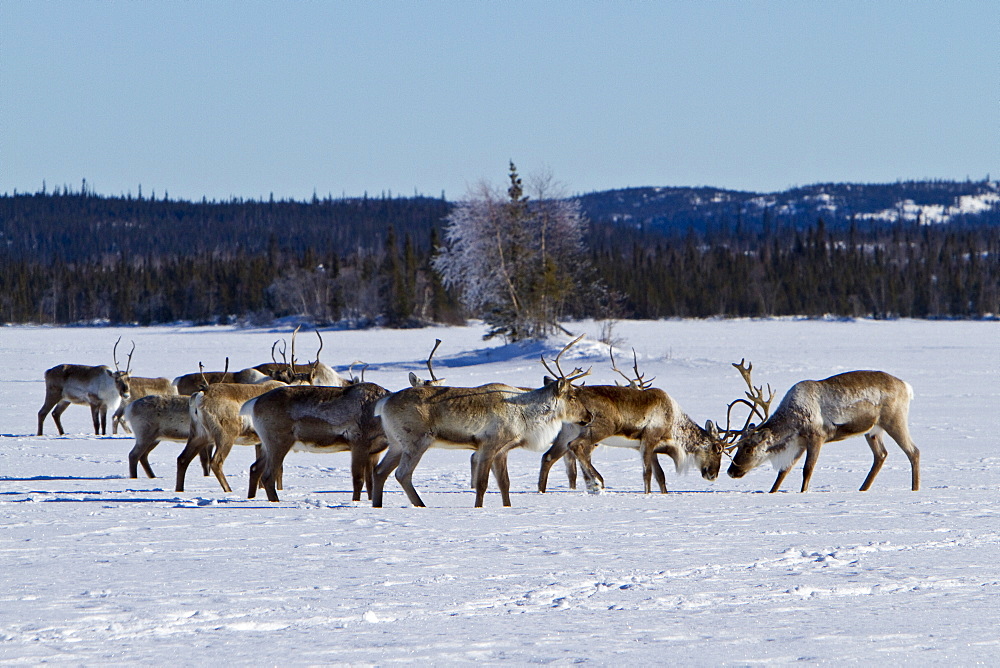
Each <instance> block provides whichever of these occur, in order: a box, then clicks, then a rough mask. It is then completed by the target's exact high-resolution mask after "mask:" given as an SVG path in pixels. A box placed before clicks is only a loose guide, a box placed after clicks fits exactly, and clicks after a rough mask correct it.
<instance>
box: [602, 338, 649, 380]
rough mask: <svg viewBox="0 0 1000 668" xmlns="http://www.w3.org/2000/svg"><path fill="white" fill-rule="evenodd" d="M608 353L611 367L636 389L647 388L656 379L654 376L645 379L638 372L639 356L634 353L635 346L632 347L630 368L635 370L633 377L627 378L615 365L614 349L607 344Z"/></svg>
mask: <svg viewBox="0 0 1000 668" xmlns="http://www.w3.org/2000/svg"><path fill="white" fill-rule="evenodd" d="M608 354H610V355H611V368H612V369H613V370H615V371H617V372H618V374H619V375H621V377H622V378H624V379H625V380H626V381H628V386H629V387H631V388H633V389H636V390H648V389H649V388H650V387H652V386H653V381H654V380H656V376H653V377H652V378H650V379H649V380H645V378H644V374H641V373H639V357H638V355H636V352H635V348H633V349H632V369H633V370H634V371H635V378H629V377H628V376H626V375H625V373H624V372H623V371H622V370H621V369H619V368H618V366H617V365H615V349H614V347H613V346H608Z"/></svg>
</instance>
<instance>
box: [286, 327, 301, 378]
mask: <svg viewBox="0 0 1000 668" xmlns="http://www.w3.org/2000/svg"><path fill="white" fill-rule="evenodd" d="M301 327H302V325H299V326H297V327H296V328H295V330H294V331H293V332H292V361H291V362H289V363H288V368H289V370H290V371H291V372H292V375H293V376H294V375H295V335H296V334H298V333H299V329H301Z"/></svg>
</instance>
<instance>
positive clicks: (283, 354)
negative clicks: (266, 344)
mask: <svg viewBox="0 0 1000 668" xmlns="http://www.w3.org/2000/svg"><path fill="white" fill-rule="evenodd" d="M278 343H281V350H280V351H279V352H280V353H281V361H282V362H284V363H285V364H288V357H287V356H286V353H287V352H288V344H287V343H285V340H284V339H276V340H275V342H274V343H272V344H271V361H272V362H274V363H275V364H277V363H278V360H277V358H276V357H275V356H274V351H275V349H276V348H277V347H278Z"/></svg>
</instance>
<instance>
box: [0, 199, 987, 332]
mask: <svg viewBox="0 0 1000 668" xmlns="http://www.w3.org/2000/svg"><path fill="white" fill-rule="evenodd" d="M920 186H921V184H920V183H917V184H916V185H915V184H914V183H907V184H898V188H899V189H900V190H902V191H905V192H903V193H897V196H896V197H895V198H894V197H893V196H892V195H891V194H885V192H884V191H885V190H886V189H887V188H891V186H878V187H877V188H878V190H877V191H875V190H872V191H870V192H867V195H866V194H865V193H866V191H865V190H864V188H865V187H864V186H853V187H852V186H849V185H844V184H841V185H838V186H836V188H837V189H839V190H835V192H837V193H839V194H838V195H837V196H838V197H841V198H842V199H843V198H844V197H845V195H844V193H845V192H847V193H848V195H847V196H846V197H848V201H846V202H843V201H842V202H841V205H840V206H839V207H837V208H833V207H830V206H829V202H830V196H829V195H827V196H825V198H819V199H817V196H816V194H815V192H812V193H811V194H810V192H806V194H805V195H804V196H803V195H799V196H798V197H799V199H798V200H796V201H797V202H804V201H811V202H820V203H821V204H823V205H824V206H817V207H814V208H809V207H803V206H790V205H788V203H787V201H786V202H785V203H784V204H781V202H777V203H775V202H774V201H773V200H772V201H764V202H763V204H761V202H762V200H761V198H760V197H759V196H756V195H754V194H753V193H738V194H734V193H728V194H727V196H726V197H720V196H719V194H718V193H719V192H724V191H712V192H713V193H715V194H714V195H713V194H712V193H705V192H701V191H699V190H698V189H687V192H686V193H682V194H683V195H684V196H683V197H680V196H678V192H677V191H678V190H680V189H671V190H670V192H669V194H670V198H673V199H676V200H677V201H676V202H674V203H673V204H672V205H670V204H669V202H668V203H665V202H664V198H662V197H661V198H651V197H650V193H651V192H659V191H661V190H662V189H655V190H652V189H636V190H635V191H634V192H632V193H628V192H624V191H607V192H606V193H592V194H588V195H585V196H583V197H580V198H579V200H580V202H581V203H582V208H583V212H584V214H585V215H586V220H587V223H586V230H585V233H584V247H585V249H586V250H585V251H584V252H585V253H587V254H588V257H586V258H582V259H584V260H586V262H584V263H583V264H584V265H586V266H587V271H588V272H589V273H590V276H589V280H588V281H587V285H588V289H587V290H586V293H585V294H581V295H579V298H578V299H568V300H566V301H565V305H564V306H563V308H564V309H565V312H564V313H562V314H560V315H561V317H563V318H568V319H571V318H583V317H594V318H664V317H712V316H729V317H742V316H751V317H757V316H788V315H798V316H817V317H818V316H845V317H875V318H894V317H915V318H983V317H996V316H997V314H1000V213H998V212H997V210H996V207H995V206H994V207H993V208H992V209H989V210H986V211H984V212H981V213H973V214H963V215H958V216H952V217H951V218H950V219H949V220H948V221H947V222H934V223H932V224H928V221H926V220H923V219H921V218H919V217H917V218H916V219H912V218H911V217H908V216H906V215H903V209H902V208H900V215H898V216H896V217H895V218H892V217H891V216H890V217H889V218H886V217H885V216H866V215H862V214H863V211H862V208H863V205H862V204H859V203H858V201H857V200H850V199H849V195H850V193H852V192H853V193H859V194H861V195H865V196H868V197H871V196H872V194H871V193H872V192H877V194H878V195H879V196H880V197H884V199H885V201H886V202H890V203H892V202H900V201H903V200H904V199H905V200H906V201H909V202H912V201H914V199H916V200H917V201H919V197H921V194H920V193H924V194H925V195H927V193H931V194H930V195H927V196H928V197H932V196H933V197H936V198H938V199H941V200H942V201H943V202H944V204H943V205H942V206H948V205H949V203H953V202H956V201H958V200H959V198H960V197H961V196H962V195H961V192H966V191H968V189H969V188H972V189H973V190H975V189H978V190H979V191H982V190H983V188H986V189H987V190H988V189H989V188H993V189H994V190H995V188H996V184H991V183H990V182H989V181H987V182H985V185H984V184H983V183H977V184H953V183H940V182H928V183H926V184H923V187H922V189H921V187H920ZM963 187H965V190H963ZM845 188H846V190H845ZM869 188H876V187H875V186H871V187H869ZM702 190H703V189H702ZM800 190H802V189H800ZM832 191H834V189H833V188H832V187H827V188H826V190H825V192H827V193H829V192H832ZM623 192H624V194H623ZM789 192H790V193H791V192H792V191H789ZM942 192H945V193H947V194H946V195H942V194H941V193H942ZM914 193H917V194H916V195H915V194H914ZM956 193H958V194H956ZM629 195H632V196H635V197H638V198H640V199H641V201H642V202H647V203H648V202H651V201H653V200H655V204H656V207H657V209H656V212H655V214H650V215H648V216H645V217H644V216H643V214H642V211H643V207H642V205H641V203H637V202H639V200H636V201H628V200H627V197H628V196H629ZM736 195H739V197H737V196H736ZM786 195H787V196H788V197H791V195H788V194H787V193H786ZM933 197H932V198H933ZM942 198H943V199H942ZM668 199H669V198H668ZM673 199H671V201H673ZM705 201H710V202H712V203H713V206H711V207H705V206H698V205H697V204H698V202H705ZM751 201H752V202H753V203H754V204H753V205H750V204H748V202H751ZM692 203H694V204H692ZM852 203H853V204H852ZM668 205H669V206H673V208H669V206H668ZM779 205H780V206H779ZM891 206H892V204H890V207H891ZM453 207H454V205H453V204H452V203H449V202H447V201H445V200H443V199H436V198H429V197H392V196H385V195H383V196H380V197H367V196H366V197H363V198H340V199H335V198H332V197H327V198H325V199H320V198H317V197H313V199H312V200H311V201H308V202H297V201H288V200H281V201H274V200H273V199H271V200H268V201H256V200H242V199H235V198H234V199H232V200H229V201H224V202H216V201H211V202H209V201H204V200H203V201H201V202H187V201H177V200H171V199H169V198H168V197H167V196H164V197H163V198H161V199H157V198H156V196H155V195H153V196H151V197H148V198H143V197H142V196H141V195H140V196H138V197H133V196H131V195H127V196H125V195H123V196H103V195H98V194H95V193H92V192H89V191H88V190H87V189H86V185H85V184H84V186H83V187H82V188H81V189H80V190H79V191H71V190H70V189H69V188H66V187H64V188H62V189H57V190H56V191H54V192H45V191H44V189H43V191H41V192H37V193H32V194H24V193H21V194H19V193H14V194H13V195H10V194H5V195H0V321H3V322H7V323H39V324H71V323H114V324H131V323H135V324H142V325H147V324H160V323H174V322H191V323H233V322H236V323H245V324H248V325H265V324H268V323H270V322H272V321H273V320H274V319H275V318H281V317H285V316H302V317H305V318H308V319H309V320H311V321H312V322H314V323H316V324H318V325H339V326H345V327H364V326H369V325H374V324H380V325H385V326H394V327H407V326H419V325H422V324H427V323H432V322H442V323H456V322H461V321H462V320H463V319H464V318H465V317H467V316H468V315H469V314H467V313H465V312H464V311H463V308H462V306H461V305H460V303H459V302H458V300H457V299H456V296H455V295H453V294H450V293H449V291H448V290H446V289H445V288H444V287H443V285H442V283H441V280H440V277H439V276H437V275H436V273H435V271H434V270H433V269H432V260H433V258H434V257H435V253H436V251H437V249H438V248H439V244H440V242H441V233H442V228H443V226H444V221H445V219H446V217H447V216H448V215H449V213H450V212H451V211H452V210H453ZM665 207H667V208H665ZM623 211H626V213H624V214H623V213H622V212H623Z"/></svg>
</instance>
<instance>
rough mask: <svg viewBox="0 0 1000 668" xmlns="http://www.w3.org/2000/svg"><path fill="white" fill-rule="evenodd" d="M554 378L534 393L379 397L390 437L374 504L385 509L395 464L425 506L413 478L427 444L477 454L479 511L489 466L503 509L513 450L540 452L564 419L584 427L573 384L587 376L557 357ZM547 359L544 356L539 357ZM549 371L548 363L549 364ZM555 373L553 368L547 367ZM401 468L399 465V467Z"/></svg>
mask: <svg viewBox="0 0 1000 668" xmlns="http://www.w3.org/2000/svg"><path fill="white" fill-rule="evenodd" d="M577 341H579V339H576V340H574V341H573V342H571V343H570V344H568V345H567V346H566V347H564V348H563V349H562V350H561V351H560V353H559V355H557V356H556V360H555V363H556V368H557V369H559V373H558V374H553V375H555V376H556V379H555V380H549V381H547V382H546V384H545V385H544V386H543V387H541V388H539V389H537V390H532V391H530V392H525V391H524V390H520V389H518V388H515V387H511V386H508V385H502V384H499V383H493V384H490V385H483V386H481V387H470V388H457V387H434V386H422V387H410V388H407V389H405V390H402V391H400V392H396V393H395V394H390V395H389V396H387V397H385V398H384V399H382V400H380V401H379V402H378V404H376V407H375V414H376V415H378V416H380V417H381V418H382V427H383V429H385V433H386V436H387V437H388V440H389V450H388V452H387V453H386V455H385V456H384V457H383V458H382V461H381V462H379V464H378V466H377V467H376V468H375V480H374V483H375V490H374V493H373V494H372V505H373V506H374V507H376V508H380V507H381V506H382V493H383V489H384V486H385V480H386V478H387V477H388V476H389V473H391V472H392V471H393V470H394V469H395V470H396V480H398V481H399V484H400V485H401V486H402V487H403V489H404V491H405V492H406V495H407V497H408V498H409V500H410V502H411V503H412V504H413V505H415V506H421V507H422V506H423V505H424V503H423V501H422V500H421V499H420V496H419V495H418V494H417V491H416V490H415V489H414V487H413V483H412V481H411V478H412V476H413V470H414V468H415V467H416V466H417V464H418V463H419V462H420V458H421V457H422V456H423V455H424V453H425V452H426V451H427V449H428V448H430V447H434V446H437V447H448V448H463V449H469V450H475V451H476V458H475V481H476V485H475V487H476V503H475V505H476V507H477V508H481V507H482V505H483V498H484V497H485V495H486V488H487V485H488V484H489V475H490V471H491V470H492V471H493V473H494V475H495V476H496V478H497V484H498V486H499V488H500V493H501V496H502V498H503V504H504V505H505V506H509V505H510V480H509V478H508V477H507V467H506V460H507V453H508V451H509V450H510V449H511V448H515V447H526V448H528V449H531V450H541V449H542V448H544V447H545V446H547V445H548V444H549V443H551V442H552V439H553V438H555V436H556V434H557V433H558V432H559V429H560V427H561V426H562V423H563V422H576V423H580V424H587V423H589V422H590V420H591V417H592V416H591V415H590V413H589V412H588V411H587V410H586V408H584V406H583V404H581V403H580V401H579V400H578V398H577V393H578V392H579V388H578V387H574V386H573V381H574V380H578V379H580V378H582V377H584V376H586V375H587V374H588V373H589V371H588V372H584V371H582V370H580V369H576V370H574V371H573V372H572V373H571V374H565V373H563V372H562V369H561V367H559V358H560V357H561V356H562V355H563V353H565V352H566V351H567V350H568V349H569V347H570V346H572V345H573V344H574V343H576V342H577ZM542 362H543V364H544V362H545V360H544V359H543V360H542ZM546 368H548V365H546ZM550 373H552V372H551V370H550ZM397 467H398V468H397Z"/></svg>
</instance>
